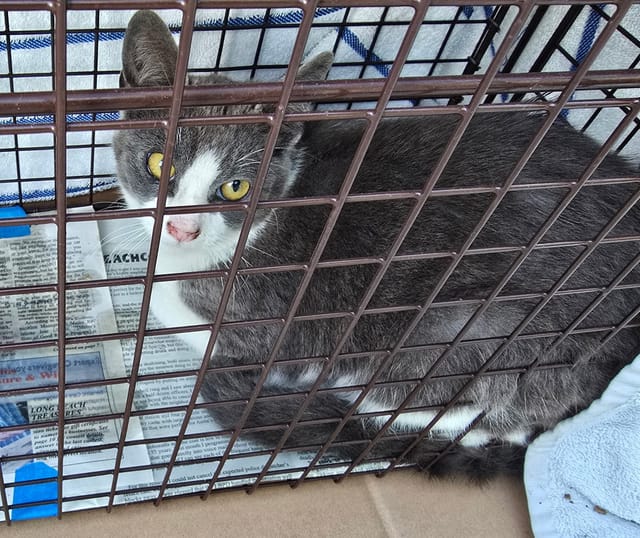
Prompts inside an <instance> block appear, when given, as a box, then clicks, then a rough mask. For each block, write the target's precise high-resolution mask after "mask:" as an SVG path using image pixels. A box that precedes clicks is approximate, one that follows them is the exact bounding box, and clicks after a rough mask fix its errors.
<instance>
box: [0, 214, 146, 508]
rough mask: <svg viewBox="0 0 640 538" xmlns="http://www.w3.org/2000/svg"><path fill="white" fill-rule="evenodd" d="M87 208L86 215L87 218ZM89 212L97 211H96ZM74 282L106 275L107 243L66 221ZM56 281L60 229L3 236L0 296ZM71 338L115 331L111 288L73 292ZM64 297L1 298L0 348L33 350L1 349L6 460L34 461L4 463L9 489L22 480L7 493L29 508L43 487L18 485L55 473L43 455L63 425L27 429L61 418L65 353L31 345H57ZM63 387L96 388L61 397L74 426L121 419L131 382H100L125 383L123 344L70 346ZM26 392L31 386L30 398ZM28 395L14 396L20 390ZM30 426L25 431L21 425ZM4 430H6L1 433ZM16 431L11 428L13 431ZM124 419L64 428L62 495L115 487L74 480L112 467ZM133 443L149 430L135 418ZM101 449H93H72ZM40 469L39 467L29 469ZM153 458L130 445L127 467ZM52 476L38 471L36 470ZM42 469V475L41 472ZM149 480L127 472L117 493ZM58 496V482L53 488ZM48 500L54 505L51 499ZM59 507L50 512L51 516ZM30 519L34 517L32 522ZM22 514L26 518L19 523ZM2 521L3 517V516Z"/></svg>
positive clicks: (102, 479) (0, 440) (86, 226)
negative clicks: (60, 379)
mask: <svg viewBox="0 0 640 538" xmlns="http://www.w3.org/2000/svg"><path fill="white" fill-rule="evenodd" d="M87 210H88V209H87V208H83V209H81V210H80V211H87ZM89 211H90V209H89ZM66 226H67V228H66V230H67V252H66V259H67V267H66V272H67V281H68V282H77V281H83V280H89V279H91V280H92V279H104V278H106V274H105V268H104V262H103V257H102V250H101V248H100V236H99V233H98V226H97V223H96V222H77V223H73V222H72V223H67V225H66ZM56 279H57V227H56V225H55V224H42V225H34V226H31V232H30V234H29V235H27V236H22V237H14V238H2V239H0V289H2V288H14V287H21V286H31V285H51V284H55V282H56ZM65 310H66V319H67V323H66V328H65V332H66V336H67V337H73V336H89V335H97V334H106V333H115V332H116V330H117V326H116V321H115V317H114V311H113V305H112V303H111V295H110V293H109V290H108V288H105V287H98V288H92V289H88V290H84V289H83V290H70V291H68V292H67V293H66V305H65ZM57 313H58V300H57V294H56V292H42V293H34V294H13V295H0V343H3V344H17V343H29V342H30V343H32V345H31V346H29V347H25V348H17V349H15V350H11V351H6V350H5V351H2V350H0V391H2V393H0V457H1V458H3V459H4V458H10V457H11V456H22V455H33V458H31V459H19V460H16V459H13V460H11V459H9V460H8V461H7V460H4V461H3V463H2V472H3V479H4V483H5V484H7V483H14V482H15V483H17V484H16V487H15V488H14V487H8V488H7V489H6V491H7V495H8V502H9V503H12V502H14V494H15V496H16V501H15V502H16V503H24V502H29V501H38V500H44V499H43V498H42V497H38V495H40V494H39V493H38V491H37V487H36V486H28V485H25V486H19V482H20V481H24V480H28V479H37V478H46V477H51V476H56V475H57V473H58V470H59V469H58V462H57V457H38V454H41V453H44V452H51V451H54V452H55V451H57V449H58V427H57V424H56V425H55V426H47V427H40V428H29V425H33V424H37V423H39V422H40V423H41V422H48V423H50V424H51V423H52V422H56V421H57V420H58V414H59V409H58V390H57V384H58V350H57V348H56V347H55V346H47V345H42V346H37V345H36V346H34V345H33V343H34V342H38V341H44V340H49V341H50V340H51V339H55V338H57V336H58V325H57V317H58V316H57ZM65 352H66V353H65V356H66V361H65V381H66V382H67V383H76V382H96V383H95V384H94V385H95V386H92V387H90V388H77V389H68V390H67V391H66V392H65V398H64V414H65V417H67V418H69V419H78V418H81V417H99V416H101V415H108V414H112V413H119V412H122V410H123V407H124V402H125V400H126V394H127V390H128V387H127V386H126V384H117V385H106V386H105V385H100V381H103V380H109V379H113V378H123V377H124V376H125V367H124V362H123V358H122V350H121V345H120V342H119V341H117V340H114V341H106V342H100V343H91V344H75V345H68V346H67V347H66V350H65ZM24 389H30V390H29V392H25V391H24ZM21 390H22V391H23V392H22V393H17V394H14V392H16V391H21ZM16 426H24V428H19V429H17V428H15V427H16ZM2 427H5V429H4V430H2V429H1V428H2ZM7 427H10V428H11V429H10V430H7V429H6V428H7ZM120 433H121V421H120V420H113V419H111V420H106V419H103V420H100V419H98V418H90V419H89V418H88V419H87V421H77V420H72V421H71V422H70V423H69V424H66V425H65V428H64V448H65V449H69V450H70V452H69V453H67V454H65V456H64V458H63V466H62V471H63V475H64V477H65V478H64V482H63V495H64V497H65V498H69V497H73V496H79V495H83V496H86V495H94V494H95V495H99V494H104V493H106V492H109V490H110V489H111V482H112V475H111V474H104V475H101V476H98V477H91V478H76V479H74V478H73V475H78V474H80V473H85V472H90V471H100V470H111V469H113V466H114V463H115V457H116V450H115V449H101V448H99V445H105V444H108V443H117V442H118V440H119V439H120ZM127 439H128V440H137V439H142V429H141V427H140V423H139V421H138V420H137V419H133V420H132V421H131V422H130V424H129V428H128V431H127ZM92 446H96V447H97V448H96V449H95V450H91V451H86V450H85V451H82V452H74V451H73V450H74V449H80V448H87V447H92ZM34 463H37V464H38V466H36V467H34V466H33V465H32V464H34ZM148 464H149V456H148V452H147V450H146V448H145V447H144V446H143V445H138V446H135V445H134V446H130V447H127V448H126V449H125V451H124V454H123V460H122V467H123V468H126V467H134V466H145V465H148ZM36 468H37V469H40V470H43V469H44V470H45V474H42V473H40V474H35V475H34V474H33V473H32V472H31V471H32V470H33V469H36ZM38 472H40V471H38ZM150 479H151V472H150V471H136V472H128V473H123V474H122V475H121V476H120V478H119V480H118V489H119V490H120V489H127V488H129V487H131V486H134V485H136V484H139V483H141V482H147V481H149V480H150ZM49 485H50V486H53V488H54V491H55V487H56V485H55V482H53V483H50V484H49ZM47 500H49V499H47ZM53 500H54V502H53V503H52V506H51V507H49V508H53V509H54V513H55V496H54V497H53ZM106 501H107V498H106V497H104V496H103V497H96V498H93V499H87V500H81V501H71V502H64V503H63V510H64V511H68V510H76V509H83V508H92V507H95V506H99V505H104V504H105V503H106ZM25 512H28V514H26V515H25ZM42 514H44V515H50V514H51V511H49V512H46V510H45V512H43V511H42V510H40V511H39V509H37V508H35V507H34V508H32V509H31V510H30V511H29V510H25V509H24V508H23V509H20V508H18V509H14V510H13V514H12V515H11V517H12V518H17V519H21V518H26V517H36V516H37V515H42ZM21 515H22V516H24V517H22V516H21ZM2 517H4V516H3V514H2V513H1V512H0V518H2Z"/></svg>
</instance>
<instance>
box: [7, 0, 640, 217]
mask: <svg viewBox="0 0 640 538" xmlns="http://www.w3.org/2000/svg"><path fill="white" fill-rule="evenodd" d="M568 9H569V6H548V10H547V12H546V14H545V15H544V17H543V19H542V21H541V23H540V25H539V26H538V31H537V32H536V34H535V35H534V36H533V38H532V39H531V41H530V43H529V45H528V46H527V47H526V48H525V50H524V51H523V53H522V56H521V58H520V60H519V61H518V64H517V65H516V66H514V71H515V72H526V71H529V70H530V69H531V66H532V64H533V62H534V61H535V58H536V57H537V56H538V54H539V53H540V51H541V49H542V47H544V46H545V45H546V44H547V42H548V40H549V37H550V35H551V33H552V32H553V31H554V29H555V28H556V27H557V26H558V24H559V23H560V21H561V20H562V19H563V17H564V16H565V15H566V12H567V10H568ZM603 9H604V12H605V13H607V14H608V15H610V14H611V12H612V11H613V10H614V9H615V6H613V5H611V6H605V7H604V8H603ZM493 10H494V7H493V6H481V7H477V6H476V7H472V6H465V7H463V8H461V9H460V8H458V7H456V6H434V7H432V8H430V9H429V10H428V11H427V14H426V17H425V21H426V23H425V24H424V25H423V26H422V27H421V29H420V32H419V34H418V36H417V38H416V40H415V42H414V45H413V47H412V50H411V53H410V55H409V62H408V63H407V64H406V65H405V67H404V69H403V72H402V76H426V75H456V74H462V73H463V71H464V68H465V66H466V65H467V58H468V57H470V56H471V55H472V54H473V53H474V49H475V47H476V44H477V43H478V42H479V40H480V39H481V37H482V36H483V34H484V32H485V29H486V20H487V19H488V18H489V17H490V16H491V14H492V13H493ZM133 13H134V11H131V10H104V11H101V12H100V13H99V18H96V17H94V16H93V14H90V13H88V12H85V11H82V12H81V11H69V13H68V14H67V27H68V30H69V33H68V35H67V65H68V73H69V75H68V77H67V89H68V90H77V89H91V88H93V87H97V88H116V87H117V86H118V72H119V70H120V67H121V66H120V53H121V49H122V40H123V38H124V32H123V31H122V29H123V28H125V27H126V26H127V23H128V21H129V19H130V18H131V16H132V15H133ZM158 13H159V14H160V16H161V17H162V18H163V19H164V20H165V22H166V23H167V24H168V25H169V27H170V29H171V30H172V32H173V34H174V36H175V38H176V40H177V39H178V36H179V33H180V12H179V11H176V10H162V11H159V12H158ZM412 13H413V10H412V9H411V8H407V7H389V8H383V7H362V8H360V7H358V8H340V7H322V8H319V9H317V10H316V12H315V16H314V26H313V27H312V29H311V33H310V34H309V38H308V40H307V44H306V51H305V52H306V55H307V57H308V56H311V55H313V54H316V53H318V52H320V51H324V50H335V64H334V68H333V69H332V70H331V73H330V74H329V78H330V79H345V78H373V77H386V76H387V75H388V74H389V71H390V68H391V63H392V62H393V60H394V59H395V57H396V54H397V51H398V49H399V48H400V44H401V42H402V38H403V36H404V33H405V29H406V27H407V24H408V22H409V21H410V19H411V16H412ZM515 13H516V10H515V9H511V10H510V11H509V13H508V15H507V17H506V19H505V20H504V21H503V23H502V26H504V27H506V26H508V25H509V24H510V22H511V21H512V20H513V17H514V16H515ZM7 20H8V23H9V25H8V27H7V28H5V21H4V19H3V18H2V17H0V32H2V34H3V36H2V37H0V92H4V93H8V92H29V91H47V90H51V89H52V77H51V76H50V73H51V69H52V51H51V16H50V13H49V12H47V11H41V12H38V11H36V12H32V11H29V12H9V14H8V19H7ZM96 21H98V28H99V29H98V31H96V30H95V29H94V28H95V25H96ZM301 21H302V12H301V11H300V10H296V9H271V10H268V11H265V10H259V9H232V10H229V11H228V13H227V12H225V10H221V9H218V10H204V9H203V10H198V12H197V17H196V32H194V36H193V41H192V50H191V55H190V58H189V67H190V68H192V69H204V70H212V68H213V67H214V65H215V64H216V61H217V60H218V59H219V61H220V67H222V68H228V70H227V71H226V73H227V74H228V75H229V76H231V77H232V78H236V79H238V80H247V79H248V78H250V77H252V76H253V75H255V77H254V78H255V79H260V80H278V79H280V78H281V77H282V76H283V74H284V71H285V68H284V66H286V65H287V64H288V63H289V58H290V56H291V51H292V49H293V43H294V41H295V38H296V35H297V29H296V26H297V25H298V24H299V23H300V22H301ZM265 23H268V24H266V26H268V28H267V29H266V30H265V31H264V32H263V29H262V27H263V26H265ZM380 23H382V25H381V24H380ZM604 25H605V18H604V17H603V16H602V15H601V14H600V12H597V11H595V10H594V9H593V8H590V7H587V6H585V9H583V10H582V12H581V13H580V15H579V16H578V18H577V19H576V21H575V23H574V24H573V25H572V27H571V28H570V29H569V30H568V32H567V34H566V36H565V37H564V39H563V41H562V46H563V48H564V50H566V51H568V52H569V53H570V54H571V55H572V56H574V57H575V58H576V59H577V60H578V61H581V60H582V59H583V58H584V57H585V56H586V54H587V52H588V51H589V50H590V49H591V46H592V44H593V42H594V40H595V39H596V38H597V35H598V33H599V32H600V31H601V30H602V28H603V27H604ZM380 26H381V28H379V27H380ZM622 26H623V27H624V28H625V30H626V31H627V32H628V33H629V34H630V35H632V36H636V37H638V36H640V5H634V6H633V7H632V8H631V10H630V12H629V13H628V14H627V16H626V17H625V20H624V21H623V25H622ZM222 29H224V32H223V31H222ZM505 33H506V32H504V31H502V32H498V33H497V34H496V36H495V37H494V39H493V41H492V43H491V44H490V46H489V47H488V49H487V52H486V54H485V56H484V58H482V59H481V62H480V69H479V71H478V73H482V72H483V71H484V70H485V69H486V67H487V66H488V65H489V63H490V60H491V58H492V57H493V56H494V55H495V52H496V50H497V49H498V47H499V46H500V43H501V40H502V39H503V37H504V35H505ZM7 36H8V37H7ZM96 45H97V49H96ZM258 49H259V50H258ZM96 50H97V53H96ZM636 55H637V46H636V45H635V43H634V42H633V40H631V39H629V38H628V37H627V36H625V35H624V34H623V33H622V32H616V33H615V36H614V37H613V38H612V39H611V40H610V41H609V43H608V45H607V47H606V48H605V49H604V50H603V52H602V53H601V54H600V57H599V62H600V63H599V64H598V65H595V66H594V68H596V69H597V68H600V69H628V68H629V64H630V62H631V61H632V58H635V56H636ZM434 59H435V60H436V61H435V62H434ZM96 60H97V65H94V63H95V62H96ZM256 63H257V64H258V65H259V66H265V68H261V69H258V70H254V69H253V67H252V66H254V65H255V64H256ZM363 64H366V66H365V65H363ZM10 65H11V66H12V68H13V71H12V72H10V71H9V66H10ZM267 66H268V67H267ZM574 69H575V65H574V64H572V63H571V61H570V60H569V59H567V58H566V57H565V56H563V55H562V54H559V53H557V54H554V55H552V57H551V58H550V61H549V62H548V63H547V65H546V66H545V70H546V71H572V70H574ZM96 71H97V76H94V72H96ZM2 75H4V76H2ZM14 75H15V76H14ZM634 91H635V90H633V89H629V90H620V91H617V92H616V93H615V95H616V96H620V97H623V96H626V95H627V94H628V92H634ZM602 96H603V94H602V92H597V91H593V92H590V93H588V94H587V93H581V94H580V97H581V98H590V97H597V98H601V97H602ZM531 97H533V95H532V96H531ZM441 103H446V101H442V102H441ZM416 104H420V103H416V102H403V103H399V102H394V103H393V106H412V105H416ZM423 104H433V101H426V102H423ZM564 112H566V114H564V115H565V117H566V119H568V120H569V122H571V123H572V124H573V125H574V126H575V127H577V128H581V127H582V126H583V125H584V122H585V121H587V120H588V119H589V118H591V112H590V111H581V110H578V109H573V110H571V111H570V112H568V111H564ZM622 116H624V111H622V110H619V109H618V108H615V107H610V108H608V109H606V110H604V111H603V113H601V114H598V116H597V118H596V119H595V120H594V121H592V123H591V124H590V126H589V129H588V131H587V133H588V134H590V135H591V136H593V137H594V138H596V139H598V140H603V139H605V138H606V137H607V136H608V135H609V134H610V133H611V131H612V130H613V128H614V127H615V126H616V125H617V124H618V122H619V121H620V118H621V117H622ZM117 118H118V113H117V112H105V113H99V114H96V116H95V118H94V117H93V115H91V114H69V115H68V116H67V121H68V122H70V123H72V122H77V121H97V122H99V121H104V120H114V119H117ZM15 121H16V122H17V123H18V124H38V123H40V124H41V123H50V122H51V121H53V118H52V116H47V115H41V116H33V115H31V116H19V117H18V118H16V120H15ZM13 122H14V120H13V118H10V117H5V118H2V117H0V125H7V124H12V123H13ZM631 128H632V127H630V128H629V129H631ZM624 136H626V135H623V137H622V138H624ZM110 138H111V133H109V132H106V131H96V132H95V133H94V134H92V133H90V132H70V133H68V135H67V145H68V152H67V195H68V196H77V195H82V194H86V193H88V191H89V189H90V188H93V190H94V191H99V190H105V189H109V188H112V187H113V186H114V185H115V183H116V181H115V162H114V157H113V154H112V152H111V150H110V148H109V147H108V144H109V142H110ZM636 138H637V137H636ZM52 145H53V135H51V134H49V133H41V134H31V135H30V134H22V135H18V137H17V141H16V138H15V137H14V136H13V135H4V136H0V205H3V204H15V203H17V202H19V201H20V200H23V201H28V202H35V201H41V200H48V199H52V198H53V197H54V191H53V181H52V180H51V178H53V176H54V152H53V149H52ZM95 145H97V147H92V146H95ZM631 146H633V143H632V144H628V146H627V148H628V150H629V152H631V151H632V150H631ZM16 150H17V151H16ZM635 154H636V156H637V141H636V150H635ZM632 155H633V153H632ZM92 176H93V177H94V181H93V182H91V177H92ZM43 179H44V181H43ZM19 183H20V185H19Z"/></svg>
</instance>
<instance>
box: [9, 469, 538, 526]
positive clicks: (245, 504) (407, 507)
mask: <svg viewBox="0 0 640 538" xmlns="http://www.w3.org/2000/svg"><path fill="white" fill-rule="evenodd" d="M2 532H3V534H4V535H5V536H11V537H16V538H31V537H33V538H42V537H43V536H46V537H47V538H57V537H65V538H66V537H68V536H91V537H92V538H93V537H96V538H97V537H103V536H104V537H107V536H108V537H113V536H120V537H128V536H135V537H136V538H143V537H150V538H151V537H153V538H157V537H158V536H168V537H183V536H184V537H188V538H198V537H201V536H202V537H205V536H206V537H212V536H216V537H219V536H221V537H225V536H229V537H242V536H276V537H288V536H291V537H293V536H313V537H316V536H327V537H328V536H332V537H334V536H335V537H341V536H347V537H360V536H362V537H365V536H366V537H367V538H375V537H405V536H407V537H410V536H421V537H437V538H448V537H452V538H453V537H456V538H457V537H473V538H482V537H491V538H499V537H503V536H504V537H509V538H521V537H522V538H525V537H531V536H532V534H531V529H530V526H529V516H528V513H527V508H526V500H525V496H524V487H523V485H522V481H519V480H514V479H498V480H496V481H493V482H491V483H490V484H488V485H486V486H484V487H478V486H471V485H468V484H465V483H461V482H451V481H434V480H427V479H426V478H424V477H423V476H421V475H419V474H418V473H416V472H415V471H398V472H394V473H391V474H390V475H389V476H386V477H384V478H382V479H379V478H376V477H375V476H372V475H368V476H357V477H351V478H349V479H347V480H345V481H344V482H342V483H340V484H335V483H333V482H332V481H331V480H322V481H314V482H308V483H305V484H303V485H302V486H301V487H300V488H298V489H295V490H294V489H291V488H290V487H289V486H287V485H279V486H272V487H271V486H270V487H265V488H262V489H258V491H257V492H256V493H254V494H253V495H247V494H246V493H243V492H240V491H235V492H224V491H222V492H218V493H216V494H214V495H212V496H211V497H210V498H209V499H208V500H207V501H205V502H203V501H201V500H200V499H198V498H197V497H188V498H181V499H169V500H166V501H163V502H162V503H161V504H160V506H159V507H155V506H153V504H151V503H143V504H136V505H130V506H119V507H116V508H114V510H113V511H112V513H111V514H108V513H106V511H104V510H92V511H86V512H78V513H72V514H65V515H64V516H63V518H62V520H60V521H58V520H56V519H41V520H32V521H24V522H23V521H19V522H15V523H13V524H12V525H11V527H10V528H4V529H2Z"/></svg>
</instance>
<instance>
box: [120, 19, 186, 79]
mask: <svg viewBox="0 0 640 538" xmlns="http://www.w3.org/2000/svg"><path fill="white" fill-rule="evenodd" d="M177 58H178V47H177V46H176V43H175V41H174V40H173V37H172V36H171V32H170V31H169V28H167V25H166V24H165V23H164V22H163V20H162V19H161V18H160V17H158V15H156V14H155V13H154V12H153V11H146V10H145V11H138V12H137V13H136V14H135V15H134V16H133V17H132V18H131V20H130V21H129V26H128V27H127V31H126V33H125V36H124V44H123V46H122V72H121V73H120V86H121V87H126V86H172V85H173V79H174V76H175V72H176V61H177Z"/></svg>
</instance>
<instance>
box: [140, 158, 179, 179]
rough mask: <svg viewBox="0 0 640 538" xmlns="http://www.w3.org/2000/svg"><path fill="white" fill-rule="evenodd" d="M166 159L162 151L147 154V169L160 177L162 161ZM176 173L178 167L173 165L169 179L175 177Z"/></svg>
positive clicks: (156, 176) (154, 175)
mask: <svg viewBox="0 0 640 538" xmlns="http://www.w3.org/2000/svg"><path fill="white" fill-rule="evenodd" d="M163 160H164V155H163V154H162V153H158V152H153V153H149V154H148V155H147V171H148V172H149V173H150V174H151V175H152V176H153V177H155V178H156V179H160V174H162V162H163ZM175 175H176V167H175V166H173V165H171V170H170V171H169V179H171V178H173V176H175Z"/></svg>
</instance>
